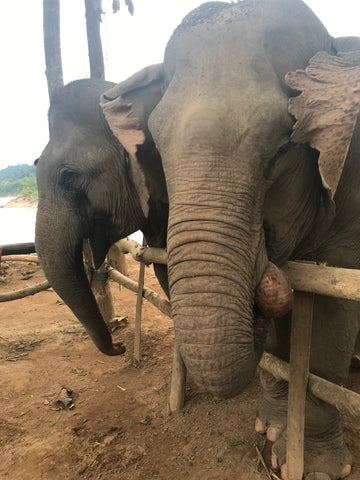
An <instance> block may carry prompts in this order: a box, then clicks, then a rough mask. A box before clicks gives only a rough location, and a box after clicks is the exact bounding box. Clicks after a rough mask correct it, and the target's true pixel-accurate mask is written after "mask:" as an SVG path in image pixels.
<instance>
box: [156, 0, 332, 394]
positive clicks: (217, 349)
mask: <svg viewBox="0 0 360 480" xmlns="http://www.w3.org/2000/svg"><path fill="white" fill-rule="evenodd" d="M319 51H324V52H328V53H330V54H333V55H334V54H336V50H335V48H334V46H333V39H332V38H331V37H330V35H329V34H328V32H327V31H326V29H325V28H324V26H323V25H322V24H321V22H320V21H319V20H318V19H317V18H316V17H315V15H314V14H313V13H312V12H311V10H310V9H309V8H308V7H307V6H306V5H305V4H304V3H303V2H302V1H300V0H295V1H292V2H287V1H286V0H259V1H253V2H240V3H236V4H234V3H232V4H229V3H221V2H209V3H206V4H204V5H202V6H200V7H199V8H197V9H196V10H194V11H193V12H191V13H190V14H189V15H188V16H187V17H186V18H185V19H184V21H183V22H182V24H181V25H180V26H179V27H178V28H177V29H176V30H175V32H174V34H173V36H172V37H171V39H170V41H169V43H168V45H167V48H166V52H165V57H164V68H163V70H162V71H161V72H159V81H160V80H161V78H162V79H163V80H162V81H163V95H162V98H161V100H160V101H159V103H158V105H157V106H156V107H155V108H154V110H153V111H152V113H151V115H150V118H149V123H148V125H149V128H150V131H151V134H152V136H153V138H154V141H155V144H156V146H157V148H158V150H159V152H160V154H161V158H162V163H163V167H164V172H165V177H166V183H167V191H168V196H169V224H168V240H167V251H168V275H169V286H170V294H171V303H172V315H173V319H174V322H175V334H176V339H177V342H178V343H179V345H180V351H181V355H182V357H183V359H184V362H185V364H186V366H187V369H188V371H189V372H190V374H191V376H192V378H193V379H194V380H195V381H196V383H197V384H198V385H199V386H201V387H204V388H206V389H207V390H209V391H211V392H213V393H214V394H216V395H219V396H223V397H227V396H231V395H235V394H236V393H238V392H239V391H241V390H242V389H243V388H245V386H246V385H247V384H248V382H249V381H250V380H251V379H252V377H253V375H254V372H255V369H256V366H257V363H258V360H259V357H260V354H261V346H259V343H258V342H257V340H256V336H255V335H254V330H255V328H256V320H255V319H256V318H257V316H258V315H259V310H261V308H260V307H259V305H257V304H256V302H255V297H256V289H257V286H259V285H261V283H262V279H263V277H264V273H265V274H266V272H267V268H268V265H269V260H270V261H271V262H274V263H275V264H276V265H278V266H279V267H281V266H282V265H283V263H284V262H285V261H286V260H288V259H290V258H306V256H308V257H309V256H310V257H311V254H310V253H309V251H312V250H314V249H315V244H316V242H319V241H320V240H321V239H320V240H319V238H318V237H317V236H316V234H314V229H315V226H316V227H319V229H320V226H321V228H322V230H321V231H326V228H327V226H328V225H329V224H330V223H331V221H332V219H333V218H334V200H333V196H334V195H333V194H334V191H332V192H331V190H330V189H329V188H328V185H326V181H325V182H324V174H323V171H322V172H319V168H318V156H319V154H318V151H317V150H315V149H314V148H311V147H310V146H309V144H308V143H301V144H296V143H295V139H294V141H292V138H291V133H292V129H293V126H294V118H293V116H292V115H291V114H290V113H289V111H288V104H289V97H290V96H294V97H295V96H296V95H297V92H296V91H295V90H294V89H293V88H291V86H289V85H288V84H287V83H286V81H285V75H286V73H287V72H289V71H296V70H298V69H305V67H306V66H307V65H308V63H309V60H310V59H311V58H312V57H313V56H314V55H315V54H316V53H317V52H319ZM294 88H298V87H294ZM304 141H305V142H309V140H304ZM325 177H326V174H325ZM325 180H326V179H325ZM309 245H311V248H310V247H309ZM311 249H312V250H311ZM275 283H277V282H276V281H275Z"/></svg>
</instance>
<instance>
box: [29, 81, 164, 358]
mask: <svg viewBox="0 0 360 480" xmlns="http://www.w3.org/2000/svg"><path fill="white" fill-rule="evenodd" d="M149 82H150V80H149V78H147V79H146V85H147V90H146V92H145V93H146V94H145V95H144V98H142V99H141V105H142V111H141V112H139V111H137V112H136V115H137V117H136V118H137V120H136V122H139V118H140V117H141V115H143V116H144V118H146V117H147V116H148V114H149V113H148V112H149V111H151V108H152V106H153V103H152V102H153V99H154V98H155V99H156V98H157V97H158V95H153V93H154V92H156V88H158V87H159V82H158V84H156V82H154V84H153V92H151V93H150V92H149V87H148V84H149ZM114 85H115V84H114V83H111V82H105V81H101V80H96V79H84V80H77V81H74V82H72V83H70V84H68V85H66V86H64V87H61V88H59V89H58V90H57V91H55V92H54V94H53V95H52V98H51V102H50V108H49V115H48V117H49V132H50V139H49V142H48V144H47V146H46V147H45V149H44V151H43V152H42V154H41V156H40V158H39V159H38V160H37V161H36V164H37V167H36V174H37V184H38V191H39V202H38V210H37V217H36V229H35V244H36V251H37V253H38V256H39V260H40V264H41V267H42V269H43V270H44V273H45V275H46V277H47V279H48V280H49V282H50V284H51V286H52V287H53V289H54V290H55V291H56V292H57V293H58V295H59V296H60V297H61V298H62V299H63V300H64V302H65V303H66V304H67V305H68V306H69V307H70V308H71V310H72V311H73V312H74V314H75V315H76V316H77V318H78V319H79V320H80V322H81V323H82V324H83V325H84V326H85V328H86V330H87V332H88V334H89V336H90V337H91V338H92V340H93V341H94V343H95V345H96V346H97V347H98V348H99V350H100V351H102V352H103V353H105V354H107V355H118V354H121V353H123V352H124V351H125V350H124V346H123V344H122V343H121V342H119V343H113V342H112V339H111V335H110V333H109V330H108V328H107V326H106V324H105V322H104V320H103V318H102V316H101V313H100V311H99V308H98V305H97V303H96V300H95V298H94V296H93V294H92V291H91V289H90V286H89V282H88V280H87V276H86V274H85V270H84V266H83V257H82V244H83V240H84V239H89V240H90V245H91V249H92V253H93V258H94V264H95V267H96V268H98V267H99V266H100V265H101V263H102V262H103V261H104V259H105V256H106V254H107V252H108V249H109V247H110V246H111V245H112V244H113V243H115V242H116V241H118V240H120V239H121V238H124V237H126V236H127V235H130V234H131V233H134V232H135V231H137V230H141V231H142V232H143V233H144V235H145V238H146V240H147V243H148V245H149V246H153V247H165V246H166V231H167V219H168V201H167V191H166V185H165V178H164V172H163V169H162V164H161V159H160V156H159V153H158V151H157V149H156V148H155V146H154V142H153V141H152V140H151V135H150V134H149V133H148V132H147V134H146V135H147V139H146V141H145V142H141V143H142V144H141V147H139V151H138V152H137V153H136V155H135V152H132V154H130V153H129V152H128V151H126V150H125V148H124V146H123V145H122V144H120V143H119V141H118V140H117V138H116V137H115V136H114V134H113V133H112V130H111V129H110V127H109V125H108V123H107V121H106V119H105V116H104V114H103V111H102V108H101V106H100V97H101V95H102V94H103V93H104V92H105V91H108V90H110V89H111V88H113V87H114ZM132 85H133V87H134V83H133V82H132ZM134 88H135V90H136V95H137V96H138V100H139V102H140V97H141V96H142V89H141V86H139V85H138V86H137V87H134ZM133 95H134V91H133V90H132V89H129V88H128V89H127V91H126V92H125V89H124V90H123V96H124V99H125V100H126V102H128V103H131V102H132V97H133ZM120 117H121V115H120V116H119V118H120ZM142 129H144V127H142ZM130 131H131V130H127V132H128V133H129V132H130ZM143 163H144V165H142V164H143ZM154 270H155V273H156V275H157V277H158V279H159V282H160V284H161V286H162V288H163V290H164V291H165V293H168V283H167V270H166V266H164V265H159V264H155V265H154Z"/></svg>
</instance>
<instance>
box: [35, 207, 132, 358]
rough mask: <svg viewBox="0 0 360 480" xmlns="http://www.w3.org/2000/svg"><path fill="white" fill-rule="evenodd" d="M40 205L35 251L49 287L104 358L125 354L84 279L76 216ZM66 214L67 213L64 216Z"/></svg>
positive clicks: (80, 228)
mask: <svg viewBox="0 0 360 480" xmlns="http://www.w3.org/2000/svg"><path fill="white" fill-rule="evenodd" d="M56 212H57V214H56V215H54V209H53V208H51V207H48V206H45V205H44V204H43V203H42V202H41V201H40V202H39V207H38V212H37V219H36V233H35V236H36V239H35V244H36V251H37V254H38V256H39V260H40V265H41V267H42V269H43V270H44V273H45V276H46V278H47V279H48V281H49V282H50V285H51V286H52V288H53V289H54V290H55V292H56V293H57V294H58V295H59V296H60V297H61V298H62V300H63V301H64V302H65V303H66V304H67V305H68V306H69V308H70V309H71V310H72V311H73V313H74V314H75V315H76V317H77V318H78V319H79V321H80V322H81V323H82V325H83V326H84V327H85V329H86V331H87V333H88V334H89V336H90V337H91V339H92V341H93V342H94V343H95V345H96V346H97V348H98V349H99V350H100V351H101V352H103V353H104V354H106V355H119V354H121V353H123V352H124V351H125V349H124V347H123V345H122V344H120V343H119V344H114V343H113V342H112V338H111V335H110V332H109V330H108V328H107V326H106V324H105V322H104V320H103V318H102V315H101V313H100V310H99V307H98V305H97V303H96V300H95V298H94V295H93V293H92V291H91V288H90V285H89V282H88V280H87V277H86V273H85V270H84V264H83V256H82V244H83V237H84V233H85V230H86V229H85V225H82V224H81V221H80V220H79V218H80V216H79V215H77V213H76V212H74V211H71V212H69V210H67V209H66V208H65V206H63V208H62V211H60V212H59V211H58V210H56ZM65 212H66V213H65Z"/></svg>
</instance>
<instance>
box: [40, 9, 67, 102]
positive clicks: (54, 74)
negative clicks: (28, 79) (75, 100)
mask: <svg viewBox="0 0 360 480" xmlns="http://www.w3.org/2000/svg"><path fill="white" fill-rule="evenodd" d="M43 30H44V50H45V63H46V79H47V84H48V92H49V98H51V96H52V94H53V93H54V91H55V90H57V89H58V88H60V87H62V86H63V85H64V80H63V72H62V64H61V47H60V0H43Z"/></svg>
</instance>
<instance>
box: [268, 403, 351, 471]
mask: <svg viewBox="0 0 360 480" xmlns="http://www.w3.org/2000/svg"><path fill="white" fill-rule="evenodd" d="M285 433H286V432H285V431H283V432H282V433H281V434H280V436H279V438H278V439H277V440H276V441H275V443H274V444H273V447H272V458H271V463H272V467H273V468H280V470H281V476H282V478H283V479H284V480H287V478H288V476H287V466H286V434H285ZM351 462H352V458H351V454H350V452H349V450H348V449H347V447H346V445H345V443H344V438H343V432H342V427H341V422H340V416H339V412H338V411H337V410H336V408H335V407H333V406H332V405H329V404H327V403H325V402H323V401H321V400H319V399H316V398H315V397H313V396H312V395H308V397H307V400H306V422H305V438H304V478H305V480H338V479H340V478H345V477H347V476H348V475H349V474H350V473H351Z"/></svg>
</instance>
